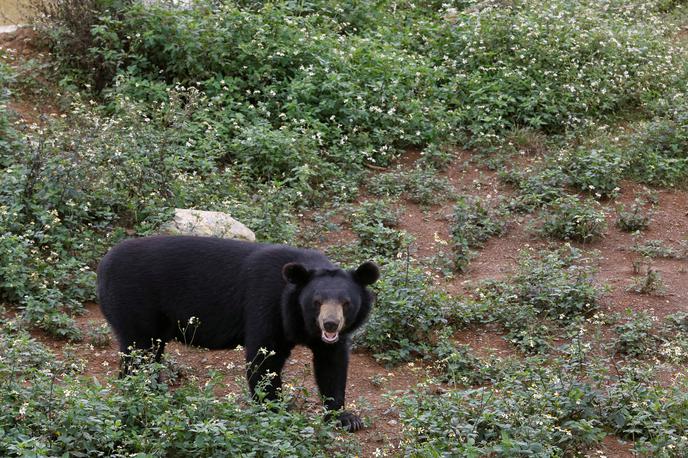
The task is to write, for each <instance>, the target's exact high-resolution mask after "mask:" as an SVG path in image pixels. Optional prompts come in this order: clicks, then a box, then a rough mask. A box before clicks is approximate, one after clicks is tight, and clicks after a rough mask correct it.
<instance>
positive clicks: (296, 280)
mask: <svg viewBox="0 0 688 458" xmlns="http://www.w3.org/2000/svg"><path fill="white" fill-rule="evenodd" d="M282 277H283V278H284V280H285V281H286V282H287V283H292V284H294V285H304V284H306V283H307V282H308V280H309V279H310V277H311V273H310V272H309V271H308V270H307V269H306V268H305V267H304V266H303V264H299V263H298V262H290V263H288V264H285V265H284V267H282Z"/></svg>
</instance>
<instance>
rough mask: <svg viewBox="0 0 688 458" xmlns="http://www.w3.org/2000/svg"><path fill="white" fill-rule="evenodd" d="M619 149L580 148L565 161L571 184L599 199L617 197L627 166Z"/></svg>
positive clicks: (565, 168)
mask: <svg viewBox="0 0 688 458" xmlns="http://www.w3.org/2000/svg"><path fill="white" fill-rule="evenodd" d="M622 158H623V155H622V154H621V152H620V151H619V150H618V149H615V148H611V147H608V148H604V149H601V150H597V149H592V150H588V149H587V148H579V149H577V150H575V151H574V152H573V153H571V154H570V155H569V157H567V158H566V159H565V162H566V163H565V165H564V170H565V171H566V173H567V174H568V176H569V178H570V180H571V184H572V185H573V186H575V187H576V188H578V189H579V190H580V191H583V192H587V193H589V194H591V195H593V196H594V197H596V198H598V199H608V198H610V197H615V196H616V195H617V193H618V191H619V183H620V181H621V178H622V177H623V173H624V170H625V164H624V163H623V159H622Z"/></svg>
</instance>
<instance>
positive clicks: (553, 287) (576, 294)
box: [478, 246, 601, 353]
mask: <svg viewBox="0 0 688 458" xmlns="http://www.w3.org/2000/svg"><path fill="white" fill-rule="evenodd" d="M588 264H589V261H588V260H587V259H585V258H584V257H583V256H582V254H581V253H580V251H579V250H577V249H575V248H573V247H570V246H565V247H562V248H560V249H558V250H552V251H542V252H540V253H533V252H532V251H523V252H521V256H520V260H519V264H518V269H517V272H516V274H515V275H513V276H512V277H510V278H508V279H506V280H504V281H492V282H488V283H485V284H484V285H483V286H482V287H481V288H480V289H479V290H478V293H479V297H480V300H481V301H484V302H486V303H488V304H490V305H491V309H490V312H489V315H490V317H491V319H492V320H495V321H497V322H499V323H501V324H502V325H503V326H504V327H505V328H506V329H507V331H508V332H507V336H506V338H507V339H508V340H509V341H510V342H512V343H513V344H514V345H516V346H517V347H518V348H520V349H521V350H522V351H524V352H527V353H541V352H544V351H546V350H548V349H549V348H550V339H551V337H552V336H553V333H554V332H555V330H556V329H557V328H560V327H561V326H562V325H568V324H571V323H575V322H577V321H578V320H580V319H581V318H585V317H587V316H589V315H591V314H592V313H594V312H595V311H596V310H597V309H598V308H599V297H600V295H601V288H600V287H599V286H598V285H596V284H595V282H594V270H593V269H592V268H591V267H590V266H589V265H588Z"/></svg>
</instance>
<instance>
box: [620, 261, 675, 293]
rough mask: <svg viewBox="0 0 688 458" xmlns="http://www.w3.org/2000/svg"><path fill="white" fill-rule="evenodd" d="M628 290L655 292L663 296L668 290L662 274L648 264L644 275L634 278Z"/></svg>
mask: <svg viewBox="0 0 688 458" xmlns="http://www.w3.org/2000/svg"><path fill="white" fill-rule="evenodd" d="M628 290H629V291H633V292H634V293H638V294H653V295H656V296H661V295H663V294H664V293H665V292H666V287H665V285H664V281H663V280H662V275H661V274H660V273H659V272H658V271H657V270H656V269H653V268H652V266H651V265H649V264H648V265H647V266H646V267H645V272H644V273H643V276H642V277H636V278H634V279H633V284H632V285H631V286H630V287H629V288H628Z"/></svg>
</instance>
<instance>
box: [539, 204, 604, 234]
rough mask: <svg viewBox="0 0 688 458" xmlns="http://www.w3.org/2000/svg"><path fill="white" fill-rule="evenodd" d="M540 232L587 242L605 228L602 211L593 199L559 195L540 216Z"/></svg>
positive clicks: (601, 232)
mask: <svg viewBox="0 0 688 458" xmlns="http://www.w3.org/2000/svg"><path fill="white" fill-rule="evenodd" d="M540 220H541V223H542V224H541V226H540V229H539V230H540V232H542V234H544V235H547V236H549V237H556V238H559V239H562V240H573V241H576V242H583V243H589V242H594V241H595V240H597V239H599V238H601V237H602V236H603V235H604V231H605V230H606V229H607V222H606V220H605V214H604V211H603V210H601V209H600V208H599V205H597V203H596V202H595V201H594V200H591V199H586V200H580V199H579V198H578V197H576V196H565V197H560V198H558V199H556V200H554V201H552V202H551V203H549V204H548V205H547V206H546V207H545V210H544V212H543V214H542V216H541V218H540Z"/></svg>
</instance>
